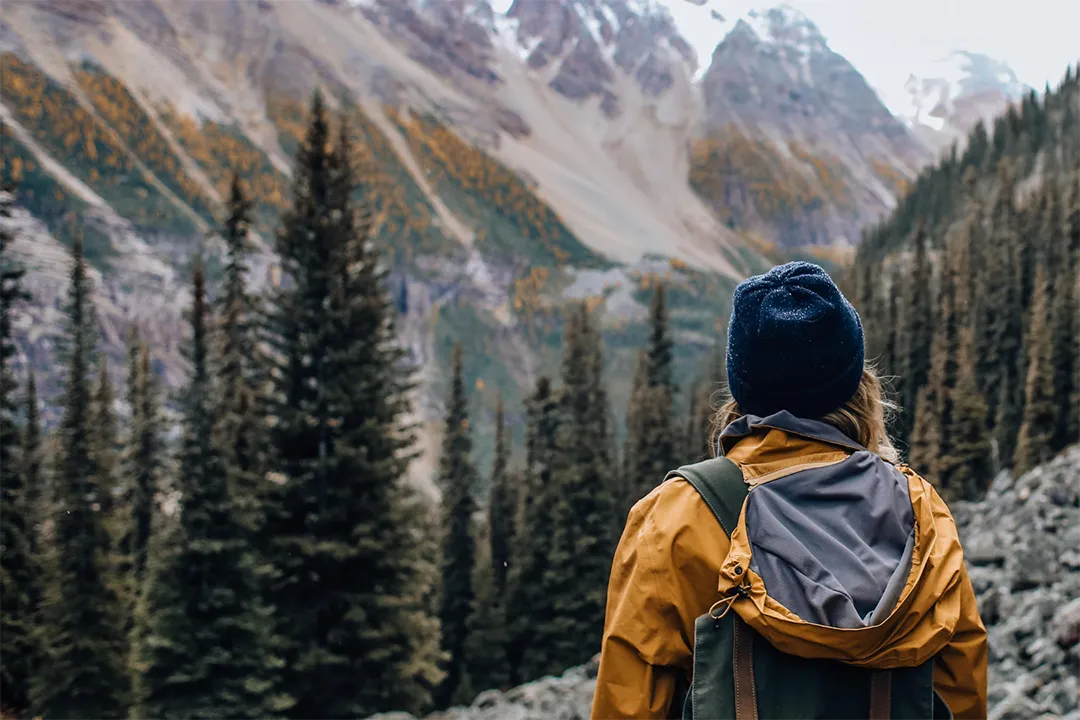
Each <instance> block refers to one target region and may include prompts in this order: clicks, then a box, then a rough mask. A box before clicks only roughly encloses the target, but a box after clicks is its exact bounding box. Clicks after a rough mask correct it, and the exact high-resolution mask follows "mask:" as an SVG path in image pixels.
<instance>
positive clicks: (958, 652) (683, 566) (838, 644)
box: [593, 262, 987, 719]
mask: <svg viewBox="0 0 1080 720" xmlns="http://www.w3.org/2000/svg"><path fill="white" fill-rule="evenodd" d="M728 327H729V330H728V356H727V364H728V383H729V388H730V392H731V395H732V399H731V400H729V401H728V402H727V403H726V404H725V405H724V406H723V407H721V408H720V410H719V412H718V413H717V415H716V420H715V425H716V431H717V433H718V438H717V450H718V452H719V453H720V454H721V455H722V456H724V457H725V458H726V460H714V461H710V462H713V463H725V464H726V466H728V467H731V468H732V469H734V470H735V472H734V478H735V479H734V483H735V484H737V485H739V488H738V490H739V491H741V495H739V496H738V502H737V503H736V504H735V513H734V514H733V515H731V522H729V523H727V524H730V525H733V527H732V528H730V530H731V532H729V531H728V530H725V527H724V525H723V524H722V522H718V518H721V515H722V513H720V512H718V511H717V508H716V507H715V503H712V502H706V500H705V499H704V498H703V495H702V494H701V491H700V487H699V484H698V483H692V482H691V481H689V480H687V479H686V478H685V477H684V476H683V475H690V474H692V473H683V472H681V471H680V472H678V473H676V474H673V475H671V476H669V478H668V479H667V480H665V481H664V482H663V484H661V485H660V486H658V487H657V488H656V489H655V490H653V491H652V492H651V493H650V494H649V495H648V496H646V497H645V498H644V499H642V500H641V501H640V502H638V503H637V504H636V505H635V506H634V508H633V509H632V510H631V511H630V515H629V517H628V519H627V523H626V528H625V531H624V533H623V536H622V539H621V541H620V542H619V547H618V550H617V552H616V555H615V559H614V563H613V566H612V572H611V580H610V584H609V588H608V602H607V617H606V623H605V628H604V638H603V649H602V653H601V658H600V668H599V675H598V678H597V687H596V695H595V698H594V702H593V718H597V719H607V718H631V717H633V718H666V717H678V716H679V714H680V713H684V712H685V713H686V714H687V715H690V714H692V711H691V710H690V707H691V703H690V701H689V700H687V701H686V709H684V707H683V698H684V697H687V691H688V688H689V687H691V682H692V680H693V679H694V678H693V675H694V674H698V675H701V676H704V675H705V674H706V671H708V672H711V673H713V674H714V675H715V674H716V673H720V675H719V676H718V677H719V678H720V679H719V680H718V681H717V682H716V683H714V684H715V685H716V687H718V688H719V692H721V694H723V693H726V694H728V695H732V688H733V687H734V688H735V690H734V693H735V694H738V693H740V692H742V693H743V694H745V693H746V684H747V683H746V682H744V683H743V688H742V690H741V691H740V689H739V677H741V676H736V677H735V678H734V684H733V683H732V679H733V678H732V675H733V673H735V674H737V673H739V672H748V673H749V675H748V677H749V679H750V681H751V682H750V685H751V689H750V691H749V695H748V697H749V702H750V704H751V706H752V707H751V708H750V710H749V713H748V712H747V711H745V709H744V708H742V707H739V711H740V712H742V715H741V716H748V717H757V708H758V707H759V706H760V707H762V708H767V707H773V708H774V709H773V713H774V714H775V713H776V712H779V711H777V710H775V707H780V706H776V705H775V703H774V704H773V706H770V705H769V703H773V702H774V699H775V697H774V696H776V695H778V694H781V693H782V689H783V688H784V687H787V686H789V685H791V683H789V682H788V680H783V681H775V682H774V683H773V684H772V686H771V687H772V688H773V690H772V691H771V692H770V694H769V695H770V696H769V697H762V691H761V690H760V688H761V687H762V683H763V679H762V677H761V673H762V672H768V671H769V670H768V668H769V667H773V666H769V665H768V663H767V661H766V660H763V659H762V657H763V656H764V655H766V654H768V653H772V654H773V656H776V655H777V654H782V655H783V656H784V657H785V658H790V657H791V656H794V658H795V659H794V660H792V662H794V663H795V664H789V665H787V666H786V667H788V668H792V667H795V668H804V669H805V672H806V673H807V674H810V673H813V672H817V671H818V670H817V669H820V668H823V667H834V668H838V669H839V671H843V672H847V671H848V670H849V669H850V668H852V667H855V668H857V669H856V670H853V671H852V672H862V673H864V675H866V676H869V675H871V674H874V673H877V674H878V675H882V674H884V675H888V676H889V677H890V678H891V677H892V675H893V674H895V673H894V672H893V671H894V670H895V671H896V672H900V671H903V670H905V669H908V670H912V669H913V668H919V667H922V668H925V669H926V672H925V682H926V683H927V684H928V685H929V684H931V683H932V688H933V691H934V692H933V693H930V695H933V694H934V693H936V697H937V699H936V702H937V703H938V704H939V705H940V703H941V702H942V701H943V702H944V704H945V705H947V706H948V710H949V711H951V713H952V714H953V716H954V717H957V718H975V717H983V718H985V717H986V713H987V692H986V660H987V645H986V630H985V629H984V627H983V624H982V621H981V620H980V618H979V614H978V610H977V608H976V606H975V596H974V592H973V590H972V587H971V582H970V581H969V579H968V576H967V571H966V569H965V567H964V563H963V552H962V550H961V547H960V543H959V540H958V538H957V535H956V526H955V524H954V522H953V520H952V517H951V515H950V514H949V510H948V508H947V507H946V506H945V503H944V502H943V501H942V500H941V498H940V497H939V496H938V494H937V493H936V492H935V491H934V489H933V488H932V487H931V486H930V484H929V483H927V482H926V481H925V480H923V479H922V478H920V477H919V476H918V475H916V474H915V473H914V472H912V471H911V470H910V469H909V468H907V467H906V466H904V465H898V464H897V453H896V450H895V449H894V448H893V446H892V444H891V442H890V440H889V438H888V436H887V435H886V431H885V409H886V402H885V401H884V400H883V398H882V391H881V385H880V383H879V382H878V379H877V377H876V376H875V375H874V373H873V370H872V369H871V368H869V367H868V366H866V365H865V362H864V349H863V347H864V345H863V329H862V323H861V321H860V319H859V316H858V313H857V312H856V311H855V309H854V308H853V307H852V306H851V305H850V304H849V303H848V302H847V300H846V299H845V298H844V296H843V294H842V293H841V292H840V291H839V289H837V287H836V286H835V285H834V284H833V282H832V281H831V280H830V279H829V276H828V275H827V274H826V273H825V271H824V270H822V269H821V268H820V267H818V266H816V265H813V264H810V263H804V262H796V263H788V264H786V265H782V266H779V267H775V268H773V269H772V270H771V271H769V272H768V273H766V274H765V275H761V276H756V277H752V278H750V279H748V280H746V281H745V282H743V283H742V284H740V285H739V287H738V288H736V290H735V296H734V306H733V311H732V315H731V321H730V324H729V326H728ZM727 461H731V462H732V463H734V466H731V465H730V463H727ZM744 484H745V487H743V485H744ZM729 490H730V488H729ZM744 497H745V498H746V499H745V501H743V498H744ZM736 519H737V521H736ZM744 567H745V569H744ZM725 618H726V621H725ZM702 620H707V621H709V622H705V623H704V624H703V623H702ZM723 622H731V623H734V624H735V625H736V626H738V627H736V629H735V630H734V631H733V632H734V635H735V640H734V643H735V647H736V648H737V647H738V642H739V640H738V637H739V632H740V631H739V629H738V628H739V627H745V628H749V629H750V630H752V631H754V633H753V634H752V635H751V636H750V637H752V642H751V644H750V647H752V649H753V651H754V652H756V653H757V659H756V660H755V661H754V662H753V663H751V664H750V668H751V669H747V668H745V664H744V669H743V670H742V671H740V670H739V669H738V658H736V659H735V661H734V663H732V662H728V661H726V660H725V661H723V662H720V661H717V662H718V663H719V665H722V666H723V667H722V668H720V669H716V668H712V669H710V668H709V667H708V665H707V663H709V662H713V660H714V659H715V658H713V659H710V658H703V657H702V655H703V652H702V651H701V647H702V646H703V642H704V640H703V635H707V634H708V633H709V632H712V630H711V629H712V628H713V627H715V628H717V629H718V630H717V632H720V630H719V629H720V628H721V625H722V623H723ZM743 632H748V631H746V630H743ZM695 639H696V642H697V647H698V649H699V653H698V657H697V658H695V654H694V651H695ZM762 639H763V640H762ZM745 642H747V641H744V644H745ZM762 642H765V643H766V644H764V645H763V644H762ZM728 647H730V645H729V646H728ZM729 657H730V652H729ZM802 658H809V659H820V660H817V661H816V665H814V664H806V663H808V662H809V663H813V662H815V661H814V660H809V661H808V660H803V659H802ZM774 659H775V657H774ZM821 660H827V661H830V663H823V662H821ZM798 663H804V664H803V665H799V664H798ZM732 664H734V665H735V669H734V670H732V669H731V666H732ZM763 668H764V669H763ZM815 668H816V669H815ZM890 669H891V670H890ZM753 670H757V671H759V674H758V677H757V680H756V685H755V680H754V674H753ZM885 670H890V671H889V672H888V673H886V672H884V671H885ZM777 672H779V671H777ZM789 672H790V670H789ZM912 672H914V670H912ZM824 677H825V678H826V679H828V677H829V676H828V674H826V675H825V676H824ZM796 679H797V678H796ZM873 682H875V683H876V682H877V680H874V681H873ZM701 684H702V680H699V681H698V682H697V683H695V684H694V685H695V686H698V685H701ZM796 684H797V683H796ZM804 684H805V683H804ZM755 687H756V688H757V689H755ZM886 687H887V688H888V687H891V686H886ZM778 688H779V689H778ZM693 692H699V693H701V692H705V691H704V690H701V689H700V688H698V689H697V690H696V691H693ZM693 692H691V693H690V695H691V696H692V697H693V699H694V702H695V703H696V702H697V697H698V695H694V694H693ZM808 692H809V690H808ZM873 692H874V693H877V692H878V691H877V690H873ZM755 693H756V694H757V697H756V698H755V697H754V695H755ZM879 696H880V693H879ZM875 697H878V696H874V695H871V697H870V700H869V701H867V702H869V703H870V708H871V710H870V714H871V715H873V713H874V709H873V708H874V703H875V702H877V700H875ZM880 697H884V699H885V703H886V710H885V715H886V716H887V714H888V709H887V707H888V703H889V702H890V697H895V696H892V695H890V693H889V692H885V694H884V695H883V696H880ZM902 699H903V698H901V700H902ZM826 700H827V698H826ZM731 702H736V701H735V700H732V701H731ZM738 702H741V701H738ZM894 702H895V701H894ZM717 707H719V706H717ZM862 707H863V708H865V707H866V705H865V704H864V705H863V706H862ZM894 707H895V705H894ZM696 711H697V712H696V714H697V715H698V716H701V715H702V714H707V713H704V711H702V710H701V708H700V707H699V708H696ZM821 712H822V713H825V714H826V716H827V711H821ZM735 714H736V715H739V713H735ZM763 715H766V716H767V715H768V712H765V710H763Z"/></svg>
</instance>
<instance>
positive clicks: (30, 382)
mask: <svg viewBox="0 0 1080 720" xmlns="http://www.w3.org/2000/svg"><path fill="white" fill-rule="evenodd" d="M25 408H26V409H25V412H26V425H25V427H24V428H23V436H22V457H21V458H20V459H21V460H22V466H21V468H20V469H21V471H22V476H23V487H24V489H25V492H24V496H23V497H24V502H25V507H26V512H27V513H28V514H29V517H30V525H29V527H28V528H27V541H28V543H29V545H30V552H31V554H32V556H34V557H35V558H36V557H38V553H39V552H40V550H41V515H42V513H43V512H44V505H43V503H44V501H45V499H46V497H45V448H44V443H43V441H42V434H41V410H40V408H39V407H38V394H37V380H36V379H35V377H34V371H33V370H31V371H30V372H29V373H27V378H26V400H25Z"/></svg>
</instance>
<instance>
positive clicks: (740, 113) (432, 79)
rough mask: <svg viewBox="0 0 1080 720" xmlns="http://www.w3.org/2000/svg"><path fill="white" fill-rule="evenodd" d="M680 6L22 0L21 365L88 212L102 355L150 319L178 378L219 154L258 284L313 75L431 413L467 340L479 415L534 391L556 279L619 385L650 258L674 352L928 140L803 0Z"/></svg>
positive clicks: (13, 117) (841, 218)
mask: <svg viewBox="0 0 1080 720" xmlns="http://www.w3.org/2000/svg"><path fill="white" fill-rule="evenodd" d="M680 1H683V2H686V8H687V9H689V12H690V13H691V14H693V13H700V12H709V13H713V12H714V11H713V9H712V8H711V7H710V6H709V5H708V4H704V5H702V4H691V3H690V2H689V0H680ZM673 2H674V0H669V2H668V4H667V6H664V5H661V4H659V3H657V2H655V0H559V1H558V2H554V1H553V2H531V1H529V0H515V1H514V2H513V3H512V4H511V5H510V6H509V7H508V9H507V11H506V12H505V13H503V12H495V11H494V10H493V8H492V6H491V5H490V4H489V3H488V2H486V0H245V1H243V2H240V1H237V2H212V3H209V2H203V1H201V0H170V1H168V2H166V1H165V0H144V1H141V2H128V1H127V0H11V1H10V2H8V3H7V4H5V12H4V15H3V18H2V20H0V71H2V77H3V81H2V82H0V120H2V121H3V125H4V129H3V142H4V155H3V163H2V168H0V175H2V178H3V179H4V180H17V181H18V183H19V185H18V190H17V193H16V199H17V203H18V204H19V206H20V207H21V209H20V210H19V212H18V213H17V214H16V218H15V220H14V222H15V223H16V224H17V226H18V228H19V229H20V236H21V239H20V241H19V242H17V243H16V244H15V247H14V251H15V252H18V253H21V255H22V257H23V259H24V260H25V261H26V263H27V264H28V265H29V267H30V270H31V272H30V275H29V278H28V283H29V285H30V289H31V290H32V291H33V292H34V294H35V301H34V303H33V305H32V306H31V308H30V309H29V312H28V313H27V314H25V315H24V318H23V320H22V322H23V325H22V326H21V330H22V332H21V334H20V349H21V361H22V362H23V363H29V364H32V365H34V366H36V367H38V368H39V369H41V370H43V371H44V374H45V376H46V377H45V378H44V379H45V381H46V382H45V384H44V387H43V388H42V390H43V395H44V396H45V397H51V395H52V393H53V392H55V391H56V390H57V385H56V383H55V381H56V380H57V377H56V374H55V373H53V372H51V370H52V368H55V367H56V364H55V361H54V350H55V347H56V345H57V341H58V340H59V339H60V338H59V330H60V324H59V318H60V314H59V304H60V302H61V300H62V297H63V293H64V284H65V282H66V280H65V277H66V274H65V268H64V265H65V260H64V252H63V249H64V247H65V246H69V245H70V244H71V242H72V240H73V238H74V235H75V233H76V232H81V233H82V235H83V238H84V242H85V245H86V248H87V255H88V257H89V258H90V261H91V263H92V265H93V275H94V278H95V283H96V288H97V294H96V298H95V299H96V302H97V305H98V315H99V320H100V323H101V326H102V332H103V349H104V351H105V353H106V355H107V356H108V357H109V359H110V361H111V366H112V368H113V371H114V372H115V373H116V374H118V375H119V369H120V368H121V367H122V358H123V347H122V345H123V340H122V339H123V338H124V337H125V335H126V332H127V328H128V327H129V326H130V325H131V324H136V325H139V326H141V327H142V330H143V334H144V336H145V337H147V338H148V339H149V340H150V342H151V343H152V344H153V347H154V351H153V352H154V363H155V368H156V370H157V372H158V373H159V374H161V375H162V376H163V377H164V378H165V380H166V382H167V383H168V384H169V385H171V386H177V385H178V384H179V383H180V381H181V379H182V378H183V376H184V373H185V372H186V361H185V360H184V359H183V356H182V353H181V351H180V347H181V343H180V340H181V336H180V335H181V332H182V328H183V327H184V324H183V323H182V322H181V308H183V307H185V305H186V304H187V274H188V273H189V271H190V267H191V261H192V257H193V255H194V254H195V253H196V252H197V251H201V252H202V253H203V254H204V255H206V256H207V258H206V262H207V269H208V273H209V279H210V281H211V285H213V282H214V281H215V274H216V273H217V272H219V259H220V255H221V252H222V245H221V242H220V239H219V238H217V237H216V236H215V234H214V231H215V228H216V227H217V223H218V220H219V217H220V215H219V214H220V210H219V207H220V203H221V201H222V198H223V197H224V196H225V193H226V191H227V188H228V182H229V173H230V172H231V171H232V170H234V169H235V170H237V171H238V172H239V173H240V174H241V176H242V177H243V178H244V180H245V182H246V184H247V187H248V188H249V190H250V191H251V192H252V193H253V194H254V196H255V199H256V207H255V232H256V235H257V237H256V246H257V247H256V251H255V253H254V255H253V257H252V260H251V262H252V271H253V272H252V280H253V282H254V283H255V284H256V286H257V287H265V286H267V285H270V284H273V283H275V282H278V281H280V273H279V271H278V269H277V266H276V264H275V259H274V257H273V253H272V246H273V241H272V238H273V235H274V233H275V230H276V225H277V214H278V213H279V212H280V211H281V210H282V209H283V208H284V207H286V206H287V205H288V203H289V184H290V177H289V176H290V162H291V156H292V154H293V152H294V150H295V148H296V147H297V144H298V142H299V141H300V140H301V138H302V136H303V133H304V123H305V115H306V106H307V103H308V100H309V98H310V95H311V92H312V91H313V90H314V89H315V88H316V87H321V88H322V89H323V90H324V93H325V94H326V95H327V97H328V98H329V102H330V104H331V106H332V107H333V108H335V110H336V111H338V112H341V113H344V114H345V115H347V116H348V118H349V121H350V127H351V128H352V130H353V133H354V136H355V137H354V142H355V143H356V145H357V147H358V149H359V151H360V153H361V156H362V158H363V159H364V183H363V187H362V188H361V189H360V194H361V195H362V196H363V197H365V198H367V199H368V200H369V201H370V202H371V203H372V204H373V207H374V208H375V210H376V217H377V220H378V225H377V227H378V233H379V238H380V240H381V241H382V243H383V244H384V246H385V247H387V249H388V251H389V256H388V262H390V263H391V264H392V266H393V274H392V279H391V282H392V285H393V288H392V289H393V292H394V293H395V297H397V298H398V301H399V310H400V312H401V315H402V320H401V323H400V328H401V336H402V339H403V341H404V342H405V343H406V344H407V345H408V346H409V348H410V351H411V354H412V358H413V360H414V361H415V362H416V363H417V365H418V366H419V367H420V369H421V371H420V380H421V388H422V389H421V391H420V392H419V394H418V396H417V400H418V413H419V414H420V416H421V417H422V418H424V419H426V420H428V421H432V420H433V419H436V418H438V417H439V416H440V414H441V412H442V405H441V400H440V398H441V397H443V396H444V393H443V390H444V387H443V386H444V381H445V378H443V376H442V373H441V371H440V368H445V367H448V366H449V364H448V360H449V353H450V349H451V346H452V343H453V341H454V340H455V339H457V338H469V341H470V346H471V347H473V348H475V352H474V353H473V354H471V356H469V355H468V354H467V356H466V358H465V372H466V375H467V382H469V383H470V384H472V385H473V386H474V387H476V388H478V392H479V394H480V397H481V398H482V401H481V404H482V406H483V407H482V408H479V411H480V412H479V414H478V424H480V425H481V426H484V425H485V422H486V420H488V419H489V418H488V417H487V414H489V413H490V412H491V411H492V409H493V404H494V400H493V396H494V392H493V391H494V390H496V389H500V390H502V391H503V392H504V394H505V395H506V400H507V404H508V407H511V408H513V407H520V399H521V397H522V394H523V392H524V389H525V388H527V387H528V386H529V385H531V383H532V382H533V380H534V379H535V378H536V377H537V375H538V374H540V373H544V372H550V371H551V370H552V369H553V368H554V367H556V363H557V362H558V357H559V352H560V350H559V347H558V337H559V329H560V326H561V312H562V308H563V306H564V304H565V302H566V301H567V300H569V299H580V300H587V301H588V302H589V303H591V304H592V305H593V306H594V307H599V308H602V325H603V327H604V332H605V341H606V344H607V347H608V350H609V351H608V358H609V376H610V377H611V378H612V398H613V403H614V405H615V407H616V408H621V407H622V406H623V404H624V402H625V399H626V397H627V394H628V392H629V384H630V378H631V376H632V368H633V357H634V354H635V352H636V349H637V348H638V347H639V346H640V344H641V342H642V338H644V322H645V318H646V308H647V306H648V301H649V295H650V294H651V288H652V287H653V286H654V285H655V283H656V282H657V281H660V280H663V281H665V282H667V283H668V284H669V285H670V286H671V292H670V293H669V303H670V305H671V313H672V324H673V327H674V329H675V332H676V339H677V346H678V348H679V356H678V358H677V365H676V370H677V373H678V376H679V378H680V380H685V379H686V378H689V377H690V376H691V375H692V374H693V373H695V372H696V370H697V368H698V366H699V365H700V363H701V362H703V360H704V357H705V355H706V354H707V353H708V352H709V350H710V349H711V346H712V345H713V344H714V343H715V342H717V338H718V337H721V335H720V334H719V331H720V330H721V329H722V326H723V322H724V320H725V318H726V315H727V312H728V308H729V302H730V293H731V290H732V288H733V287H734V285H735V284H736V283H737V282H738V280H739V279H741V278H742V277H744V276H746V275H748V274H750V273H753V272H757V271H760V270H763V269H764V268H766V267H767V266H768V265H769V264H771V263H772V262H774V261H776V260H778V259H783V257H788V256H790V254H789V255H783V254H777V253H776V252H775V246H776V245H777V244H778V243H779V244H781V245H784V246H790V247H793V248H796V249H795V250H792V251H791V252H792V253H801V254H807V253H816V254H817V255H818V256H819V257H823V258H827V253H828V252H829V248H830V247H831V245H832V244H835V243H840V244H844V243H848V244H850V243H852V242H854V241H855V238H856V237H857V228H858V226H859V225H860V224H861V223H863V222H865V221H867V220H870V219H874V218H876V217H877V215H879V214H880V213H881V212H883V211H884V210H885V209H886V208H888V207H891V205H892V204H893V203H894V202H895V195H896V193H898V192H899V191H900V190H902V188H903V185H904V182H905V181H906V178H908V177H910V176H912V175H913V171H914V170H913V169H914V168H915V167H916V165H917V163H918V161H919V157H920V156H919V154H918V152H917V151H918V147H917V145H916V144H915V143H914V142H913V141H912V139H911V138H910V136H908V135H907V134H906V130H905V129H904V128H903V127H902V126H901V125H899V124H898V123H895V122H893V121H891V118H890V117H889V116H888V114H887V113H886V112H885V111H884V109H883V107H882V106H880V103H876V99H875V98H874V96H873V94H872V93H870V92H869V91H868V89H867V88H866V86H865V82H864V81H863V80H862V78H861V76H859V75H858V73H857V72H856V71H855V70H854V69H853V68H851V66H850V65H849V64H848V63H846V61H844V60H843V59H842V58H840V57H839V56H837V55H835V54H834V53H832V52H831V51H830V50H829V49H828V46H827V43H825V41H824V39H823V38H821V37H820V33H818V32H817V30H816V28H814V27H813V25H812V23H810V22H809V21H808V20H806V19H805V18H803V17H801V16H798V15H797V14H795V13H793V11H790V10H786V9H780V10H770V11H768V12H766V13H765V14H764V15H760V14H759V15H756V16H747V17H746V18H745V19H744V20H745V21H744V22H738V21H736V20H735V19H731V18H725V19H724V22H722V23H721V22H720V21H718V20H716V19H715V18H714V17H713V15H712V14H710V15H709V18H710V21H711V22H717V23H719V24H718V26H717V27H718V29H717V33H716V39H717V42H718V43H719V44H718V45H717V46H716V47H715V52H714V53H713V54H712V56H711V58H702V57H700V54H699V51H698V45H695V44H694V43H692V42H691V41H690V40H688V39H687V37H688V36H689V35H691V34H692V32H691V31H693V30H694V28H693V27H691V26H689V25H687V23H686V22H685V21H686V17H685V15H684V14H681V9H680V11H679V12H675V11H673V8H675V7H676V6H674V5H672V3H673ZM717 15H719V13H717ZM695 37H696V36H695ZM721 40H722V42H721ZM695 42H698V41H697V40H695ZM699 44H700V43H699ZM751 58H754V59H755V61H754V62H751ZM704 60H709V62H707V63H706V62H703V61H704ZM810 243H817V244H818V247H817V249H811V250H801V249H798V247H799V246H803V245H806V244H810ZM481 388H483V390H479V389H481ZM519 420H520V418H515V417H511V421H512V422H517V421H519ZM435 427H437V424H436V423H434V422H432V423H431V428H432V429H433V431H434V428H435ZM426 437H433V436H426ZM485 443H486V441H485V440H483V439H482V440H481V442H480V448H481V455H483V453H484V452H485V447H486V444H485ZM432 447H434V445H432ZM418 467H419V468H420V470H418V472H420V473H421V474H422V473H424V472H426V470H425V469H424V464H423V463H421V464H420V465H418Z"/></svg>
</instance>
